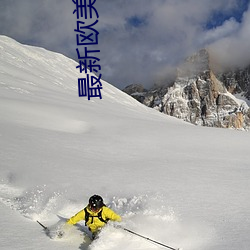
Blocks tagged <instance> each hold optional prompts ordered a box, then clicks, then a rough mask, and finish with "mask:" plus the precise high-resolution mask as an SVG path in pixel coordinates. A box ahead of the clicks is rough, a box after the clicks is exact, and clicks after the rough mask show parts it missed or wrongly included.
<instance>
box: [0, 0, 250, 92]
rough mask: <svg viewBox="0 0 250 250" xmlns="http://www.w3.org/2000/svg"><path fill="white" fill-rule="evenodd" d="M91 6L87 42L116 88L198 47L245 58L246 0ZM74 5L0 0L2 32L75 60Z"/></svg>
mask: <svg viewBox="0 0 250 250" xmlns="http://www.w3.org/2000/svg"><path fill="white" fill-rule="evenodd" d="M88 1H89V0H88ZM88 1H87V2H88ZM92 2H94V1H92ZM94 7H95V8H96V10H97V12H98V14H99V18H98V23H97V24H96V25H95V29H96V30H97V31H98V32H99V40H98V45H95V46H94V45H93V46H90V47H89V49H92V48H91V47H93V50H100V52H99V53H98V54H96V57H98V58H99V59H100V66H101V70H100V72H99V73H101V74H102V79H103V80H106V81H108V82H110V83H111V84H113V85H114V86H116V87H118V88H120V89H122V88H124V87H125V86H127V85H129V84H131V83H141V84H143V85H144V86H145V87H150V86H152V85H153V84H154V83H159V82H165V81H167V79H169V76H170V75H171V73H172V72H173V69H175V67H176V66H177V65H178V64H179V63H180V62H181V61H182V60H183V59H185V58H186V57H187V56H190V55H192V54H193V53H195V52H196V51H197V50H199V49H201V48H210V49H211V51H212V52H213V55H215V56H216V60H217V61H218V62H220V63H223V64H225V65H231V64H236V65H238V64H240V65H243V66H244V65H246V64H248V63H249V61H250V59H249V51H250V43H249V38H250V28H249V27H250V9H249V0H219V1H218V0H209V1H207V0H178V1H177V0H154V1H152V0H102V1H100V0H97V1H96V2H95V3H94ZM74 9H75V5H74V3H73V2H72V1H70V0H43V1H34V0H22V1H18V0H0V34H2V35H7V36H10V37H11V38H14V39H16V40H17V41H19V42H21V43H25V44H30V45H36V46H41V47H44V48H46V49H49V50H52V51H56V52H60V53H63V54H64V55H66V56H68V57H71V58H73V59H75V60H77V52H76V48H79V49H81V46H77V44H76V32H75V31H74V29H76V20H77V19H76V15H75V14H73V11H74ZM92 20H94V18H93V19H92ZM82 21H91V20H90V19H88V20H84V19H82ZM233 66H234V65H233ZM76 70H77V69H76Z"/></svg>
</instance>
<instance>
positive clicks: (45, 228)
mask: <svg viewBox="0 0 250 250" xmlns="http://www.w3.org/2000/svg"><path fill="white" fill-rule="evenodd" d="M36 222H37V223H38V224H39V225H40V226H42V227H43V229H44V230H45V231H46V230H48V228H47V227H45V226H44V225H43V224H42V223H41V222H40V221H38V220H37V221H36Z"/></svg>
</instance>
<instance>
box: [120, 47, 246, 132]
mask: <svg viewBox="0 0 250 250" xmlns="http://www.w3.org/2000/svg"><path fill="white" fill-rule="evenodd" d="M249 79H250V78H249V69H248V68H246V69H244V70H235V71H227V72H226V73H225V72H224V73H221V72H215V71H214V69H213V65H212V62H211V59H210V54H209V52H208V50H206V49H203V50H200V51H199V52H198V53H196V54H194V55H192V56H190V57H189V58H187V60H186V61H185V62H184V63H183V64H182V65H180V67H179V68H178V71H177V77H176V79H175V81H174V82H173V84H172V85H171V86H170V87H169V86H164V85H163V86H160V87H159V86H156V87H153V88H152V89H150V90H149V91H145V90H143V91H140V90H139V89H138V86H137V88H135V86H133V85H132V86H128V87H127V88H125V89H124V92H126V93H128V94H130V95H132V96H133V97H135V98H136V99H137V100H138V101H140V102H142V103H144V104H145V105H147V106H149V107H153V108H155V109H157V110H159V111H160V112H163V113H165V114H168V115H171V116H174V117H177V118H180V119H182V120H185V121H187V122H190V123H193V124H196V125H203V126H209V127H222V128H237V129H249V127H250V108H249V106H248V104H247V103H249V102H250V101H249V100H248V99H247V98H248V97H249V89H250V81H249ZM133 88H135V89H134V90H133ZM236 94H237V95H236Z"/></svg>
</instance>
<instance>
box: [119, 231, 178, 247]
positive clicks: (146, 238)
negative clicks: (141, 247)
mask: <svg viewBox="0 0 250 250" xmlns="http://www.w3.org/2000/svg"><path fill="white" fill-rule="evenodd" d="M122 229H123V230H125V231H127V232H129V233H131V234H134V235H137V236H139V237H141V238H143V239H145V240H148V241H151V242H154V243H156V244H158V245H161V246H163V247H166V248H169V249H171V250H180V248H173V247H170V246H167V245H165V244H162V243H160V242H158V241H155V240H152V239H150V238H148V237H145V236H143V235H141V234H138V233H135V232H133V231H131V230H129V229H127V228H122Z"/></svg>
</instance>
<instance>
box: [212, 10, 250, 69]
mask: <svg viewBox="0 0 250 250" xmlns="http://www.w3.org/2000/svg"><path fill="white" fill-rule="evenodd" d="M237 25H238V27H237V28H236V29H233V30H232V32H231V33H228V34H227V35H226V36H225V37H222V38H221V39H217V40H215V41H214V42H213V43H211V44H210V51H211V52H212V53H213V55H214V57H215V60H216V61H217V62H218V63H219V64H222V65H224V66H226V67H235V66H242V67H244V66H246V65H249V64H250V56H249V51H250V43H249V40H250V10H249V9H248V11H246V12H245V13H244V15H243V18H242V22H241V23H238V24H237ZM225 26H226V24H225V25H223V27H221V29H223V28H225V29H227V28H226V27H225Z"/></svg>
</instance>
